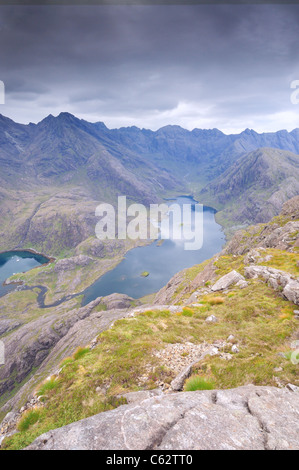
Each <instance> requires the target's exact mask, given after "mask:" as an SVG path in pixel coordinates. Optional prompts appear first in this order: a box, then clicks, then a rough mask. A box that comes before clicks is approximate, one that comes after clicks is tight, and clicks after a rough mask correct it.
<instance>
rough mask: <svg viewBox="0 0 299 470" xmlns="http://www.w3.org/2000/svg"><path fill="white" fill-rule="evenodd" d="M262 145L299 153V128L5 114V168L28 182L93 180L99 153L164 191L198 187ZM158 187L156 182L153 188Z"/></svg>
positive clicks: (0, 153)
mask: <svg viewBox="0 0 299 470" xmlns="http://www.w3.org/2000/svg"><path fill="white" fill-rule="evenodd" d="M261 147H271V148H277V149H281V150H288V151H290V152H293V153H299V129H295V130H293V131H292V132H287V131H279V132H273V133H263V134H258V133H257V132H255V131H253V130H249V129H246V130H245V131H244V132H242V133H240V134H233V135H225V134H224V133H223V132H221V131H219V130H218V129H210V130H203V129H194V130H193V131H188V130H186V129H183V128H181V127H180V126H165V127H162V128H161V129H159V130H158V131H155V132H154V131H151V130H147V129H139V128H137V127H135V126H133V127H127V128H120V129H108V128H107V127H106V126H105V124H103V123H102V122H97V123H89V122H87V121H85V120H83V119H78V118H76V117H75V116H73V115H72V114H70V113H61V114H60V115H59V116H57V117H53V116H52V115H49V116H48V117H46V118H45V119H43V120H42V121H41V122H39V123H38V124H32V123H31V124H29V125H23V124H16V123H14V122H13V121H12V120H11V119H8V118H5V117H3V116H1V115H0V166H1V170H3V169H4V170H5V173H6V174H7V176H8V177H9V176H13V175H14V174H15V172H16V171H19V172H22V177H23V178H24V179H25V180H26V178H29V179H30V178H32V176H34V177H35V178H41V179H43V178H55V181H57V177H58V178H60V179H62V182H63V181H64V180H65V179H66V178H67V180H68V181H69V180H70V179H72V178H73V177H74V173H75V172H78V171H79V170H80V171H82V170H83V173H84V172H85V173H86V174H87V177H88V179H91V180H92V179H93V177H94V176H95V174H96V172H95V166H96V163H95V159H96V157H95V155H98V156H100V158H99V166H100V165H101V162H102V161H103V159H105V160H106V161H108V160H111V162H115V160H113V158H112V157H114V158H116V159H117V160H118V162H119V164H121V165H122V166H123V168H124V169H125V170H127V171H129V172H131V173H132V174H134V175H135V176H137V177H138V180H139V183H145V184H146V185H148V184H150V185H151V183H149V182H150V180H151V181H152V182H153V181H155V180H156V184H157V186H158V187H159V186H161V188H160V189H166V190H167V189H174V188H175V187H176V186H178V185H181V186H184V187H186V188H190V187H191V188H192V189H198V188H199V187H202V186H203V185H204V184H206V183H207V182H209V181H211V180H212V179H214V178H215V177H217V176H219V175H220V174H221V173H223V172H224V171H225V170H226V169H227V168H228V167H229V166H230V165H231V164H232V163H234V162H235V161H236V160H237V159H238V158H240V157H241V156H243V155H245V154H246V153H248V152H251V151H253V150H256V149H258V148H261ZM90 159H91V161H90ZM90 165H91V169H90V168H89V166H90ZM108 166H110V165H108ZM112 166H114V164H112ZM66 175H68V177H66ZM114 176H115V175H114ZM118 177H119V175H118ZM174 178H175V180H174ZM8 179H9V178H8ZM129 179H130V178H129ZM116 180H117V178H116ZM115 182H116V181H113V183H115ZM132 184H133V186H134V182H133V181H132ZM153 190H154V192H155V188H154V187H153V186H152V187H151V190H150V192H151V193H152V192H153Z"/></svg>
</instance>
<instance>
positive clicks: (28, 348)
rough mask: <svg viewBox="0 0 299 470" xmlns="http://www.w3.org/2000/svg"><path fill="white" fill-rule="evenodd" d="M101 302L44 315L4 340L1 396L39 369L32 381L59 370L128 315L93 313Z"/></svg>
mask: <svg viewBox="0 0 299 470" xmlns="http://www.w3.org/2000/svg"><path fill="white" fill-rule="evenodd" d="M101 300H102V299H101V297H99V298H98V299H96V300H94V301H93V302H90V303H89V304H88V305H86V306H85V307H81V308H79V309H72V310H70V311H69V312H67V313H66V314H61V313H60V314H59V312H57V313H52V314H50V315H45V316H42V317H40V318H38V319H37V320H35V321H32V322H30V323H28V324H25V325H23V326H21V327H19V328H18V330H16V331H15V332H12V333H11V334H10V335H9V336H8V337H7V338H6V337H5V338H4V339H3V342H4V344H5V356H6V362H5V365H4V366H3V367H1V368H0V395H2V394H4V393H5V392H9V391H12V390H13V388H14V387H15V386H16V385H17V384H18V383H20V382H22V381H23V380H24V379H25V378H26V377H28V376H29V375H30V373H31V371H32V370H33V369H37V368H38V371H37V373H36V374H35V376H34V378H33V379H32V380H38V378H40V380H41V377H42V373H43V372H45V371H47V370H51V367H52V368H53V367H54V368H55V367H57V364H58V363H59V362H61V361H62V360H63V359H64V358H65V357H66V356H67V355H69V354H72V353H73V352H74V350H75V349H76V348H78V347H79V346H84V345H86V344H88V343H89V342H90V341H91V340H92V338H94V337H95V336H96V335H97V334H99V333H100V332H101V331H103V330H105V329H107V328H109V326H110V325H111V324H112V323H113V322H114V321H115V320H117V319H119V318H123V317H124V316H126V315H127V314H128V311H127V310H126V309H111V310H109V311H99V312H97V311H94V309H95V310H96V307H97V306H98V305H99V304H100V302H101ZM32 380H29V382H28V383H27V384H26V385H25V387H23V389H22V393H23V394H24V392H25V391H26V389H27V390H30V387H32ZM18 398H19V395H18V394H17V395H16V396H15V397H14V398H13V399H12V400H11V401H10V402H8V403H7V405H5V407H4V408H5V409H6V410H9V409H10V408H11V407H12V405H13V404H14V403H16V402H17V400H18ZM2 411H3V410H2Z"/></svg>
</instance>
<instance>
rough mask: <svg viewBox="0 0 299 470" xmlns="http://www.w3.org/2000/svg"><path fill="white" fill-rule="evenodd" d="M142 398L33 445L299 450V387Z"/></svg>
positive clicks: (43, 447)
mask: <svg viewBox="0 0 299 470" xmlns="http://www.w3.org/2000/svg"><path fill="white" fill-rule="evenodd" d="M142 393H143V392H141V394H142ZM141 398H142V400H141V401H139V400H138V399H136V397H135V398H134V400H133V402H131V404H129V405H123V406H120V407H119V408H117V409H115V410H112V411H107V412H104V413H100V414H98V415H95V416H92V417H91V418H87V419H84V420H82V421H78V422H76V423H72V424H70V425H68V426H65V427H62V428H59V429H55V430H53V431H49V432H47V433H46V434H43V435H42V436H40V437H38V438H37V439H36V440H35V441H34V442H33V443H32V444H31V445H30V446H29V447H27V449H30V450H66V449H68V450H70V449H84V450H94V449H98V450H104V449H107V450H117V449H119V450H122V449H123V450H138V449H141V450H143V449H161V450H192V449H195V450H213V449H215V450H216V449H219V450H264V449H266V450H274V449H277V450H291V449H292V450H295V449H297V450H298V449H299V442H298V434H299V420H298V413H299V393H298V392H297V391H295V392H291V391H289V390H287V389H276V388H274V387H255V386H253V385H249V386H245V387H239V388H236V389H232V390H220V391H216V390H212V391H208V390H206V391H197V392H182V393H173V394H167V395H165V394H164V395H156V394H154V396H149V395H145V396H144V395H142V397H141Z"/></svg>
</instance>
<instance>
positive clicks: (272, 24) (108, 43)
mask: <svg viewBox="0 0 299 470" xmlns="http://www.w3.org/2000/svg"><path fill="white" fill-rule="evenodd" d="M0 24H1V25H2V28H1V29H0V44H1V47H0V79H1V80H3V81H4V82H5V84H6V89H7V99H6V104H5V105H4V106H2V107H1V108H0V112H1V113H2V114H6V115H8V116H9V117H12V118H14V119H16V120H18V121H21V122H29V121H30V120H31V121H37V120H39V119H41V118H43V117H44V116H45V115H46V114H47V113H49V112H51V113H52V114H58V113H59V112H60V111H69V112H73V113H74V114H76V115H78V116H79V117H84V118H85V119H90V120H93V121H95V120H104V119H106V124H107V125H108V126H121V125H128V124H136V125H140V126H141V127H143V122H144V123H145V124H146V126H148V127H151V128H157V127H159V126H160V125H164V124H168V123H170V124H180V125H188V126H189V127H190V128H192V127H195V125H201V124H202V125H203V126H205V125H207V126H208V125H211V126H212V127H220V126H225V123H226V122H227V121H229V122H230V127H231V128H232V129H233V128H238V126H241V127H247V123H252V122H253V123H254V122H256V123H257V124H258V125H261V121H262V119H263V116H265V119H266V118H267V119H268V116H269V115H271V116H272V117H273V120H274V121H273V120H271V125H272V126H281V127H285V125H288V126H289V125H290V123H289V122H288V123H287V124H286V123H285V122H281V123H280V122H279V119H281V117H279V118H277V119H276V118H275V116H276V115H277V113H278V114H279V113H280V112H285V113H289V114H288V116H289V117H288V119H291V117H292V116H295V117H296V116H298V114H299V112H298V110H297V108H296V107H294V106H292V105H291V104H290V100H289V95H290V90H289V83H290V80H291V79H296V78H297V79H299V67H298V64H299V61H298V59H299V50H298V46H297V40H298V39H297V38H298V33H299V7H297V6H296V5H292V6H251V7H250V6H244V5H242V6H229V5H227V6H219V5H208V6H171V7H170V6H156V7H154V6H152V7H150V6H144V7H141V6H123V7H121V6H111V7H109V6H101V7H91V6H81V7H61V6H51V7H21V6H15V7H4V6H3V7H0ZM297 72H298V77H297V76H296V74H297ZM27 101H28V104H26V102H27ZM298 117H299V116H298ZM271 119H272V118H271ZM275 119H276V121H275ZM298 124H299V123H298V122H294V126H293V127H296V126H297V125H298ZM266 125H267V123H265V126H266ZM273 130H275V129H273Z"/></svg>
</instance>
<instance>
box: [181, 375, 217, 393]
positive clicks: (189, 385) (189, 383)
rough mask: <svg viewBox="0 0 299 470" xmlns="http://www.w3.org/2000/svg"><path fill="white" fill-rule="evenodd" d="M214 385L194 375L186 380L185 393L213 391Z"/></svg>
mask: <svg viewBox="0 0 299 470" xmlns="http://www.w3.org/2000/svg"><path fill="white" fill-rule="evenodd" d="M213 389H214V384H213V383H212V382H210V381H208V380H206V379H204V378H203V377H200V376H199V375H194V376H193V377H190V378H189V379H187V380H186V383H185V387H184V391H185V392H195V391H196V390H213Z"/></svg>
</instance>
